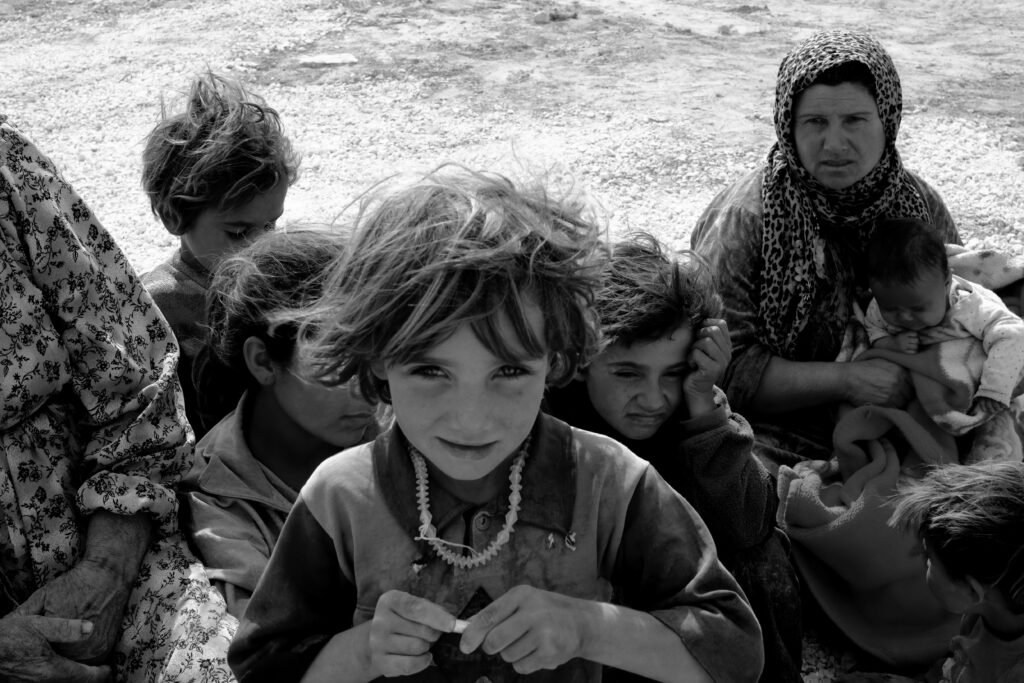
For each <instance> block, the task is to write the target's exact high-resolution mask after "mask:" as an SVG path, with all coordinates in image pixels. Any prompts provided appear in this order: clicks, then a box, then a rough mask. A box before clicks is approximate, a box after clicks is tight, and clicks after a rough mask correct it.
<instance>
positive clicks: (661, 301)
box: [595, 232, 722, 346]
mask: <svg viewBox="0 0 1024 683" xmlns="http://www.w3.org/2000/svg"><path fill="white" fill-rule="evenodd" d="M595 306H596V308H597V315H598V318H599V320H600V324H601V337H602V344H604V345H612V344H623V345H625V346H629V345H631V344H633V343H634V342H638V341H654V340H656V339H661V338H662V337H665V336H668V335H669V334H671V333H672V332H674V331H675V330H676V329H677V328H678V327H679V326H680V325H683V324H684V323H688V324H689V325H691V326H693V327H695V328H696V327H697V326H698V325H700V323H701V321H703V320H704V319H706V318H709V317H715V316H718V315H719V314H720V312H721V310H722V299H721V297H720V296H719V294H718V290H717V289H716V288H715V284H714V276H713V274H712V273H711V269H710V267H709V266H708V264H707V262H706V261H705V260H704V259H703V258H701V257H700V256H699V255H698V254H696V253H694V252H692V251H679V252H677V253H675V254H673V255H672V256H669V254H668V252H667V251H666V249H665V247H664V246H663V245H662V244H661V243H660V242H659V241H658V240H657V239H655V238H654V237H653V236H652V235H650V234H648V233H645V232H637V233H632V234H630V235H627V236H626V239H624V240H623V241H620V242H616V243H615V244H613V245H612V255H611V259H610V260H609V262H608V264H607V266H606V270H605V274H604V278H603V281H602V286H601V289H600V290H598V293H597V298H596V303H595Z"/></svg>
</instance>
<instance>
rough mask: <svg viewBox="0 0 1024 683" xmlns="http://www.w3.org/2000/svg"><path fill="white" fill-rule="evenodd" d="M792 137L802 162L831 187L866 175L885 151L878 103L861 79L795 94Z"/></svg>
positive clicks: (824, 183)
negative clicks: (855, 81)
mask: <svg viewBox="0 0 1024 683" xmlns="http://www.w3.org/2000/svg"><path fill="white" fill-rule="evenodd" d="M793 140H794V142H795V143H796V151H797V155H798V156H799V158H800V163H801V164H803V167H804V168H806V169H807V171H808V172H809V173H810V174H811V175H812V176H814V178H815V179H816V180H817V181H818V182H820V183H821V184H822V185H824V186H825V187H828V188H831V189H833V190H842V189H845V188H847V187H850V186H851V185H853V184H854V183H856V182H857V181H858V180H860V179H861V178H863V177H864V176H866V175H867V174H868V173H870V172H871V170H872V169H873V168H874V167H875V166H876V165H877V164H878V162H879V161H880V160H881V158H882V153H883V152H884V151H885V129H884V128H883V126H882V120H881V119H880V118H879V117H878V106H877V105H876V104H875V98H874V97H872V95H871V91H870V90H868V89H867V88H866V87H864V86H863V85H861V84H860V83H840V84H839V85H821V84H818V85H812V86H811V87H809V88H807V89H806V90H804V91H803V92H802V93H800V94H799V95H797V98H796V106H795V107H794V111H793Z"/></svg>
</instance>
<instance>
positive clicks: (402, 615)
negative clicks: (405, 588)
mask: <svg viewBox="0 0 1024 683" xmlns="http://www.w3.org/2000/svg"><path fill="white" fill-rule="evenodd" d="M455 626H456V620H455V617H453V616H452V615H450V614H448V612H447V611H445V609H444V608H443V607H441V606H439V605H436V604H434V603H432V602H430V601H429V600H424V599H423V598H419V597H416V596H415V595H410V594H409V593H404V592H402V591H396V590H391V591H388V592H387V593H384V595H382V596H380V599H379V600H377V609H376V610H374V613H373V621H371V622H370V635H369V639H370V642H369V649H370V661H371V665H372V667H373V669H374V670H375V671H377V672H378V673H379V674H380V675H382V676H387V677H391V676H407V675H410V674H414V673H418V672H420V671H422V670H423V669H426V668H427V667H428V666H430V665H431V664H432V663H433V658H432V657H431V655H430V648H431V646H433V644H434V643H435V642H436V641H437V639H438V638H440V637H441V634H442V633H450V632H451V631H452V630H453V629H454V628H455Z"/></svg>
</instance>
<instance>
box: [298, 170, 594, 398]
mask: <svg viewBox="0 0 1024 683" xmlns="http://www.w3.org/2000/svg"><path fill="white" fill-rule="evenodd" d="M602 255H603V247H602V242H601V241H600V238H599V230H598V227H597V225H596V224H595V223H594V222H593V221H591V220H588V219H587V218H585V217H584V207H583V204H582V202H579V201H572V200H563V201H558V200H556V199H554V198H553V197H551V196H549V195H548V194H547V193H546V192H545V191H544V190H543V189H542V188H540V187H536V186H534V187H519V186H517V185H516V184H514V183H513V182H512V181H511V180H509V179H508V178H506V177H504V176H501V175H497V174H493V173H482V172H475V171H471V170H469V169H466V168H464V167H461V166H456V165H445V166H442V167H440V168H438V169H435V170H434V171H432V172H430V173H428V174H426V175H425V176H423V177H422V178H421V179H419V181H418V182H415V183H414V184H412V185H409V186H406V187H404V188H402V189H399V190H388V189H387V188H386V187H384V186H380V187H378V188H377V189H376V190H375V191H373V192H371V193H370V194H368V195H367V196H366V197H364V199H363V200H362V202H361V203H360V208H359V213H358V216H357V218H356V220H355V230H354V234H353V238H352V241H351V243H350V249H349V253H348V256H347V257H346V258H345V259H343V260H341V261H339V262H338V263H337V264H336V267H335V269H334V272H333V273H332V275H331V277H330V279H329V281H328V283H327V285H326V286H325V290H324V291H325V294H324V297H323V298H322V299H321V300H320V302H318V304H317V305H316V306H314V307H313V308H312V309H310V310H309V311H307V312H306V314H305V315H304V316H303V318H304V320H305V325H306V326H309V327H311V328H312V329H313V330H315V332H314V333H313V334H312V335H310V339H309V341H308V343H307V348H306V351H308V352H309V356H310V358H311V359H313V362H314V363H315V364H316V366H317V367H318V368H319V370H320V372H321V374H322V377H323V378H324V379H325V380H326V381H333V382H341V381H345V380H347V379H348V378H349V377H352V376H358V378H359V382H360V389H361V391H362V392H363V394H364V396H366V397H367V398H369V399H372V400H376V399H383V400H385V401H388V400H389V395H388V393H387V387H386V385H385V384H384V383H383V382H382V381H381V380H379V379H378V378H377V377H376V376H375V375H374V374H373V371H372V367H371V366H372V364H373V363H375V362H383V363H385V364H392V363H400V364H401V363H408V362H411V361H413V360H415V359H417V358H420V357H422V356H423V355H425V354H426V353H427V352H428V351H429V350H430V349H431V348H433V347H435V346H436V345H438V344H440V343H442V342H443V341H444V340H446V339H448V338H449V337H450V336H451V335H452V334H454V333H455V331H456V330H457V329H458V328H459V327H460V326H461V325H462V324H463V323H468V324H469V325H470V326H471V328H472V329H473V331H474V333H475V334H476V336H477V337H478V338H479V339H480V341H481V343H483V344H484V345H485V346H486V347H487V348H488V350H490V351H491V353H493V354H495V355H496V356H498V357H499V358H502V359H503V360H508V361H510V362H516V361H519V360H521V357H520V356H521V355H522V354H523V353H525V354H526V355H527V357H531V358H539V357H542V356H544V355H545V354H549V358H550V359H551V361H552V370H551V373H550V374H549V376H548V382H549V383H551V384H561V383H564V382H567V381H569V379H571V377H572V376H573V374H574V373H575V372H576V369H577V367H578V366H579V364H580V363H581V362H582V361H583V359H585V358H586V357H587V356H588V355H589V354H590V353H591V352H592V351H593V349H594V347H595V345H596V340H597V332H596V323H595V320H594V315H593V312H592V309H591V305H592V303H593V298H594V291H595V289H596V287H597V285H598V283H599V277H600V269H601V262H602V258H601V257H602ZM528 304H535V305H537V306H538V307H539V308H540V309H541V311H542V313H543V319H544V334H543V337H544V338H539V337H538V336H537V335H536V334H535V332H534V330H533V329H531V326H530V324H529V321H528V319H527V317H526V307H527V305H528ZM502 316H507V320H508V322H509V323H510V324H511V326H512V329H513V331H514V336H515V339H508V338H505V337H504V336H503V335H502V330H501V328H500V326H499V325H500V323H501V320H502ZM303 336H305V335H303ZM516 342H518V344H516Z"/></svg>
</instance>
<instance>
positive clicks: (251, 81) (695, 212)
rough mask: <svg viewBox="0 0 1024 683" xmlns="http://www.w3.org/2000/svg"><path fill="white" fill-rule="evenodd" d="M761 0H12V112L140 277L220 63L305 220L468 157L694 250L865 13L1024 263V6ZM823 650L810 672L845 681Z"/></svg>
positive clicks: (943, 145) (950, 155)
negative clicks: (250, 108)
mask: <svg viewBox="0 0 1024 683" xmlns="http://www.w3.org/2000/svg"><path fill="white" fill-rule="evenodd" d="M747 2H750V3H754V4H747V3H745V2H742V0H719V1H705V2H701V1H697V0H580V1H578V2H574V3H563V4H551V3H548V2H543V1H541V0H390V1H387V2H383V1H375V0H217V1H216V2H209V1H204V0H168V1H164V0H91V1H72V0H0V64H2V66H3V70H2V72H3V76H2V78H0V113H4V114H7V115H8V116H9V117H10V118H11V120H12V121H13V122H14V123H15V124H16V125H18V126H19V127H20V128H21V129H22V130H24V131H25V132H27V133H28V134H29V135H30V136H31V137H33V138H34V139H35V141H36V142H37V143H38V144H39V146H40V147H41V148H42V149H43V150H44V151H46V152H48V153H49V154H50V155H51V156H53V158H54V159H55V160H56V161H57V163H58V164H59V165H60V166H61V167H62V168H63V169H64V171H65V175H66V176H67V177H68V179H69V180H70V181H71V182H72V183H73V184H74V185H75V186H76V187H77V188H78V189H79V191H80V192H81V194H82V195H83V196H84V197H85V199H86V200H87V202H89V203H90V205H91V206H92V207H93V209H94V211H95V212H96V214H97V216H98V217H99V218H100V220H101V221H102V222H103V223H104V224H105V225H106V226H107V227H108V228H109V229H110V231H111V232H112V233H113V234H114V236H115V238H116V239H117V240H118V242H119V243H120V244H121V245H122V247H123V248H124V250H125V252H126V253H127V254H128V257H129V259H130V260H131V261H132V263H133V264H134V265H135V267H136V268H137V269H138V270H140V271H145V270H148V269H149V268H150V267H152V266H153V265H155V264H156V263H157V262H158V261H160V260H162V259H163V258H165V257H166V255H167V254H168V253H169V252H170V251H171V250H172V249H173V248H174V246H175V240H174V238H172V237H171V236H170V235H168V234H167V233H166V232H165V231H164V230H163V229H162V227H161V226H160V225H159V224H158V223H157V222H156V221H155V220H154V219H153V217H152V215H151V213H150V211H149V207H148V203H147V201H146V200H145V197H144V196H143V194H142V191H141V189H140V187H139V176H140V155H141V150H142V144H143V140H144V138H145V136H146V134H147V132H148V131H149V130H150V129H151V128H152V126H153V124H154V123H155V122H156V121H157V119H158V118H159V116H160V110H161V102H162V101H166V102H167V103H168V104H170V105H173V103H174V99H175V98H176V97H177V95H178V94H179V93H180V92H181V91H182V90H184V89H186V88H187V86H188V82H189V80H190V79H191V77H192V76H193V75H194V74H195V73H197V72H199V71H201V70H203V69H206V68H210V69H212V70H214V71H217V72H220V73H223V74H226V75H230V76H233V77H235V78H238V79H240V80H242V81H243V82H244V83H245V84H246V85H248V86H249V87H250V89H252V90H253V91H255V92H257V93H259V94H261V95H263V96H264V97H265V98H266V99H267V100H268V102H269V103H270V104H271V105H272V106H274V107H275V108H277V109H278V110H279V112H280V113H281V116H282V119H283V121H284V123H285V127H286V130H287V132H288V133H289V135H290V136H291V138H292V140H293V141H294V143H295V145H296V147H297V148H298V150H299V151H300V152H301V153H302V155H303V164H302V168H301V176H300V179H299V180H298V182H297V183H296V185H295V186H294V187H293V188H292V189H291V191H290V193H289V195H288V201H287V204H286V212H285V220H286V221H292V220H317V221H329V220H332V219H334V218H335V217H336V216H338V215H339V212H341V211H342V210H343V209H344V207H345V206H346V205H348V204H349V202H350V201H351V200H352V199H353V198H354V197H356V196H357V195H358V193H359V192H360V191H361V190H363V189H365V188H366V187H367V186H368V185H369V184H370V183H371V182H372V181H373V180H376V179H378V178H381V177H384V176H385V175H388V174H392V173H395V172H398V171H415V170H424V169H427V168H430V167H432V166H434V165H436V164H437V163H439V162H441V161H445V160H455V161H460V162H464V163H466V164H469V165H471V166H475V167H481V168H488V169H494V170H500V171H503V172H506V173H509V174H511V175H513V176H520V177H521V176H534V175H538V174H544V175H546V176H547V178H548V179H549V180H550V181H551V182H552V183H554V184H557V185H560V186H562V187H563V188H564V187H569V186H570V185H571V186H572V187H574V188H575V189H577V190H582V191H585V192H587V193H589V194H591V195H592V196H593V198H594V199H595V200H596V201H597V202H599V203H600V205H601V206H602V207H603V209H604V212H605V215H606V217H607V218H608V221H609V226H610V229H611V230H612V231H613V232H614V233H618V232H621V231H625V230H628V229H645V230H649V231H651V232H653V233H654V234H656V235H658V236H659V237H661V238H662V239H664V240H665V241H667V242H669V243H670V244H672V245H673V246H676V247H686V246H687V245H688V242H689V234H690V231H691V229H692V227H693V225H694V222H695V220H696V218H697V217H698V216H699V214H700V212H701V210H702V209H703V207H704V206H705V205H706V204H707V202H708V201H709V200H710V199H711V198H712V197H713V196H714V194H715V193H716V192H717V191H719V190H720V189H721V188H722V187H724V186H725V184H726V183H728V182H729V181H731V180H732V179H734V178H736V177H738V176H739V175H740V174H742V173H744V172H745V171H747V170H749V169H752V168H754V167H756V166H757V165H758V163H759V162H760V161H761V160H762V159H763V158H764V156H765V154H766V153H767V151H768V147H769V146H770V144H771V142H772V139H773V137H774V131H773V129H772V123H771V115H772V112H771V108H772V101H773V92H774V86H775V74H776V71H777V68H778V64H779V61H780V60H781V58H782V56H783V55H784V54H785V53H786V52H787V51H788V50H789V49H790V48H791V47H792V46H793V45H794V44H796V43H797V42H798V41H799V40H801V39H803V38H805V37H806V36H808V35H810V34H811V33H813V32H815V31H817V30H820V29H823V28H830V27H839V26H846V27H851V28H858V29H864V30H868V31H870V32H872V33H873V34H874V35H875V36H877V37H878V38H879V39H880V40H881V42H882V43H883V44H884V45H885V46H886V47H887V48H888V49H889V51H890V52H891V54H892V56H893V58H894V60H895V62H896V65H897V67H898V69H899V70H900V74H901V77H902V81H903V91H904V123H903V128H902V130H901V134H900V145H899V146H900V150H901V153H902V154H903V158H904V160H905V163H906V165H907V166H908V167H910V168H912V169H915V170H917V171H919V172H920V173H921V175H922V176H923V177H924V178H925V179H926V180H928V181H929V182H930V183H931V184H933V185H934V186H935V187H936V188H937V189H938V190H939V191H940V192H941V193H942V194H943V196H944V198H945V199H946V201H947V204H948V205H949V207H950V210H951V212H952V213H953V215H954V217H955V218H956V219H957V221H958V224H959V226H960V228H961V232H962V233H963V235H964V237H965V239H966V241H967V242H968V244H969V245H974V246H993V247H999V248H1002V249H1005V250H1009V251H1011V252H1014V253H1017V254H1024V118H1022V112H1024V84H1022V80H1024V50H1022V49H1021V47H1020V46H1021V44H1022V42H1024V40H1022V39H1024V9H1022V5H1021V2H1020V0H986V1H985V2H978V1H977V0H860V1H851V2H839V3H837V2H832V1H830V0H820V1H801V0H779V1H772V2H770V1H768V0H747ZM552 17H556V18H557V20H551V19H552ZM818 654H821V653H818ZM822 661H823V662H825V663H824V664H823V665H822V666H820V667H816V669H817V671H816V673H813V674H811V675H809V676H808V677H807V678H806V679H805V680H807V681H828V680H832V677H833V675H834V673H835V669H836V667H835V659H834V658H830V657H823V660H822Z"/></svg>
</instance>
